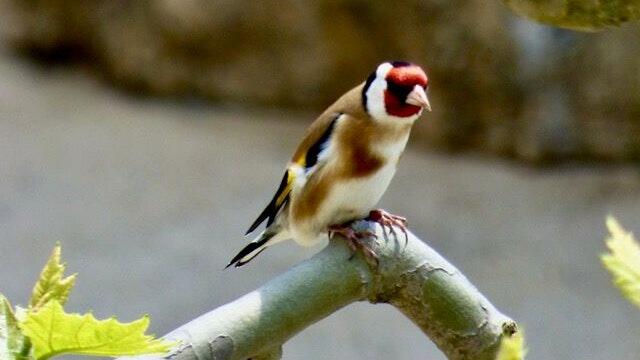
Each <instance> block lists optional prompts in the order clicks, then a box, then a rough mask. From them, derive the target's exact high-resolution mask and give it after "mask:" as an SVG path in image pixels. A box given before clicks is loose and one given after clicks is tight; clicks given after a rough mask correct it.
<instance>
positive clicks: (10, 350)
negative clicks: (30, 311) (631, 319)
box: [0, 294, 33, 360]
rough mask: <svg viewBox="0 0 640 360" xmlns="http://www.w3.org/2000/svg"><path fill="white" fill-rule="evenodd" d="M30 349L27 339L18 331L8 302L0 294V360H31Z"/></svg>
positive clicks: (16, 322)
mask: <svg viewBox="0 0 640 360" xmlns="http://www.w3.org/2000/svg"><path fill="white" fill-rule="evenodd" d="M30 348H31V347H30V344H29V339H27V338H26V337H25V336H24V335H23V334H22V331H20V328H19V327H18V321H17V320H16V317H15V315H14V314H13V310H11V304H10V303H9V300H7V299H6V298H5V297H4V296H2V294H0V359H2V360H29V359H33V358H32V356H31V354H30Z"/></svg>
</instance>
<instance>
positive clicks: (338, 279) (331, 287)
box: [138, 221, 516, 360]
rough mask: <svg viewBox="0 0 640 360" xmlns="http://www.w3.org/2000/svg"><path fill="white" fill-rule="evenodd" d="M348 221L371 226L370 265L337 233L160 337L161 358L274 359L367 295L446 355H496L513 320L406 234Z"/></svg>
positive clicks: (361, 226) (360, 225)
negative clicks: (166, 343) (168, 342)
mask: <svg viewBox="0 0 640 360" xmlns="http://www.w3.org/2000/svg"><path fill="white" fill-rule="evenodd" d="M354 226H355V227H357V228H358V229H359V230H362V229H365V228H368V229H371V230H375V231H376V234H377V235H378V237H377V239H376V238H373V237H372V238H368V239H365V240H363V241H364V242H365V243H366V244H368V246H369V247H370V248H372V249H373V250H374V251H375V252H376V254H377V255H378V257H379V263H378V265H377V266H376V265H375V264H370V263H368V262H367V261H365V259H364V257H363V255H362V254H361V252H357V253H355V254H352V252H351V250H350V249H349V248H348V246H347V245H346V242H345V241H344V239H341V238H336V239H334V240H332V241H330V243H329V245H328V246H327V247H326V248H325V249H324V250H322V251H321V252H320V253H318V254H316V255H315V256H313V257H311V258H310V259H308V260H306V261H304V262H302V263H300V264H299V265H297V266H295V267H293V268H292V269H290V270H289V271H287V272H286V273H284V274H282V275H280V276H278V277H276V278H275V279H273V280H271V281H269V282H268V283H267V284H265V285H264V286H262V287H261V288H259V289H257V290H255V291H253V292H250V293H249V294H247V295H245V296H243V297H241V298H239V299H237V300H235V301H233V302H231V303H228V304H226V305H223V306H221V307H219V308H217V309H215V310H213V311H211V312H209V313H207V314H204V315H202V316H200V317H198V318H197V319H195V320H192V321H191V322H189V323H187V324H185V325H183V326H181V327H179V328H178V329H176V330H174V331H172V332H171V333H169V334H168V335H166V336H165V338H167V339H172V340H178V341H180V345H179V346H177V347H176V348H175V349H174V350H173V351H172V352H171V353H170V354H169V355H167V356H165V357H164V358H166V359H173V360H210V359H211V360H213V359H216V360H221V359H225V360H226V359H279V358H281V356H282V344H284V343H285V342H286V341H287V340H288V339H290V338H291V337H292V336H294V335H295V334H297V333H298V332H300V331H301V330H303V329H304V328H306V327H307V326H309V325H311V324H313V323H315V322H317V321H318V320H320V319H322V318H324V317H326V316H328V315H330V314H331V313H333V312H335V311H336V310H338V309H340V308H342V307H344V306H346V305H348V304H350V303H352V302H355V301H364V300H368V301H369V302H371V303H389V304H391V305H393V306H395V307H396V308H398V309H399V310H400V311H401V312H402V313H403V314H405V315H406V316H407V317H408V318H409V319H411V320H412V321H413V323H414V324H416V325H417V326H418V327H419V328H420V329H421V330H422V331H423V332H424V333H425V334H426V335H427V336H428V337H429V338H430V339H431V340H432V341H433V342H434V343H435V344H436V345H437V346H438V347H439V348H440V349H441V350H442V351H443V352H444V354H445V355H446V356H447V357H448V358H449V359H492V360H493V359H495V355H496V351H497V348H498V345H499V343H500V339H501V336H502V335H503V334H508V335H511V334H512V333H513V332H515V330H516V325H515V323H514V322H513V320H511V319H510V318H508V317H507V316H505V315H503V314H502V313H500V312H499V311H498V310H496V308H495V307H494V306H493V305H492V304H491V303H490V302H489V301H488V300H487V299H486V298H485V297H484V296H483V295H482V294H481V293H480V292H479V291H478V290H477V289H476V288H475V287H474V286H473V285H472V284H471V283H470V282H469V281H468V280H467V278H466V277H465V276H464V275H462V274H461V273H460V271H458V270H457V269H456V268H455V267H454V266H453V265H451V264H450V263H449V262H447V261H446V260H445V259H444V258H443V257H442V256H440V255H439V254H438V253H437V252H435V251H434V250H433V249H431V248H430V247H429V246H427V245H426V244H425V243H424V242H423V241H421V240H420V239H418V238H417V237H415V236H414V235H413V234H411V233H408V236H407V237H406V238H405V236H404V234H403V233H402V232H400V231H398V230H396V232H397V233H398V236H394V235H393V234H390V233H386V232H384V231H382V229H381V228H380V227H379V226H377V225H374V224H372V223H367V222H364V221H361V222H358V223H356V224H355V225H354ZM374 226H375V227H374ZM318 341H322V340H321V339H319V340H318ZM371 341H375V339H371ZM141 358H142V357H139V358H138V359H141ZM144 358H145V359H151V358H154V357H149V356H147V357H144Z"/></svg>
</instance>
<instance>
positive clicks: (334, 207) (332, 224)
mask: <svg viewBox="0 0 640 360" xmlns="http://www.w3.org/2000/svg"><path fill="white" fill-rule="evenodd" d="M428 87H429V79H428V77H427V74H426V73H425V71H424V70H423V69H422V68H421V67H420V66H418V65H415V64H413V63H410V62H406V61H389V62H384V63H382V64H379V65H378V66H377V67H376V68H375V70H374V71H373V72H372V73H371V74H370V75H369V77H368V78H367V79H366V81H364V82H363V83H361V84H359V85H358V86H356V87H354V88H353V89H351V90H349V91H347V92H346V93H345V94H344V95H342V96H341V97H340V98H338V100H336V101H335V103H333V104H332V105H331V106H329V107H328V108H327V109H326V110H325V111H324V112H323V113H322V114H321V115H320V116H319V117H318V118H317V119H316V120H315V121H314V122H313V123H312V124H311V125H310V126H309V128H308V129H307V131H306V133H305V135H304V137H303V139H302V141H301V142H300V144H299V145H298V147H297V149H296V150H295V152H294V154H293V157H292V158H291V160H290V161H289V163H288V165H287V167H286V169H285V172H284V175H283V177H282V180H281V181H280V185H279V186H278V188H277V190H276V193H275V195H274V196H273V198H272V199H271V201H270V202H269V203H268V204H267V206H266V207H265V208H264V210H263V211H262V212H261V213H260V215H259V216H258V218H257V219H256V220H255V221H254V222H253V223H252V224H251V226H250V227H249V229H248V231H247V232H246V234H245V236H248V235H249V234H251V233H253V232H254V231H255V230H256V229H257V228H258V227H259V226H260V225H261V224H262V223H264V222H266V226H265V229H264V230H263V231H262V232H260V233H259V234H258V235H257V236H256V237H255V238H254V240H253V241H251V242H250V243H248V244H247V245H246V246H245V247H244V248H242V249H241V250H240V252H238V254H237V255H236V256H234V257H233V258H232V260H231V261H230V262H229V264H228V265H227V268H228V267H229V266H231V265H235V266H236V267H239V266H242V265H244V264H246V263H248V262H249V261H251V260H252V259H253V258H255V257H256V256H257V255H258V254H260V253H261V252H262V251H264V250H265V249H266V248H267V247H269V246H271V245H273V244H276V243H279V242H281V241H284V240H290V239H292V240H294V241H295V242H296V243H298V244H299V245H302V246H313V245H315V244H317V243H318V242H320V241H322V240H323V239H326V237H327V236H329V237H332V236H335V234H341V235H343V236H344V237H345V238H346V239H347V240H348V241H349V247H350V248H351V249H352V250H354V251H355V250H356V249H357V248H361V249H363V250H364V251H365V255H366V256H367V258H375V253H373V251H371V250H370V249H368V248H367V247H366V246H363V244H362V242H361V241H360V240H361V239H362V238H363V237H364V236H368V235H372V234H371V233H369V232H364V233H363V232H356V231H354V230H352V229H351V227H350V226H349V225H350V224H351V223H352V222H353V221H355V220H359V219H368V220H372V221H375V222H378V223H379V224H381V225H382V227H383V229H384V226H389V227H390V228H391V230H393V228H392V226H399V227H400V228H402V229H403V230H404V231H405V234H406V219H405V218H404V217H401V216H397V215H393V214H390V213H388V212H386V211H385V210H382V209H373V207H374V206H375V205H376V204H377V203H378V201H379V200H380V198H381V197H382V195H383V194H384V193H385V191H386V189H387V187H388V186H389V183H390V182H391V179H392V178H393V176H394V174H395V171H396V166H397V163H398V160H399V158H400V156H401V155H402V153H403V152H404V149H405V147H406V144H407V141H408V139H409V134H410V132H411V129H412V127H413V124H414V123H415V121H416V120H417V119H418V118H419V117H420V116H421V114H422V112H423V110H427V111H431V104H430V103H429V99H428V97H427V90H428Z"/></svg>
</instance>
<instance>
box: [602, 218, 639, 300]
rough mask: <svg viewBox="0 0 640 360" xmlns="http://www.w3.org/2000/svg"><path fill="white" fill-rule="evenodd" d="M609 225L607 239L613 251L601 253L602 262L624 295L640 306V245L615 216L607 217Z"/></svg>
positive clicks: (608, 245)
mask: <svg viewBox="0 0 640 360" xmlns="http://www.w3.org/2000/svg"><path fill="white" fill-rule="evenodd" d="M607 227H608V228H609V232H610V235H609V237H608V238H607V239H606V240H605V241H606V243H607V247H608V248H609V250H610V251H611V252H610V253H606V254H602V255H601V260H602V263H603V264H604V266H605V268H607V270H609V272H610V273H611V275H613V282H614V284H615V285H616V286H617V287H618V289H620V291H621V292H622V294H623V295H624V297H626V298H627V299H628V300H629V301H631V302H632V303H633V304H635V305H636V306H639V307H640V245H638V242H637V241H636V239H635V238H634V237H633V234H632V233H630V232H627V231H625V230H624V229H623V228H622V226H620V224H619V223H618V221H617V220H616V219H615V218H613V217H611V216H610V217H609V218H607Z"/></svg>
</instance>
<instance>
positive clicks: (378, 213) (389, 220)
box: [367, 209, 409, 240]
mask: <svg viewBox="0 0 640 360" xmlns="http://www.w3.org/2000/svg"><path fill="white" fill-rule="evenodd" d="M367 220H369V221H374V222H377V223H378V224H380V226H381V227H382V231H386V230H385V229H386V228H385V226H386V227H388V228H389V231H390V232H391V233H392V234H393V236H396V231H395V229H394V228H395V227H396V226H397V227H399V228H400V230H402V232H403V233H404V237H405V239H407V240H408V239H409V235H408V234H407V218H405V217H402V216H398V215H394V214H391V213H389V212H387V211H386V210H383V209H375V210H371V212H369V216H368V217H367ZM385 235H386V232H385Z"/></svg>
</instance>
